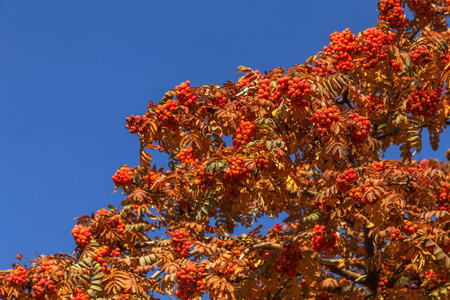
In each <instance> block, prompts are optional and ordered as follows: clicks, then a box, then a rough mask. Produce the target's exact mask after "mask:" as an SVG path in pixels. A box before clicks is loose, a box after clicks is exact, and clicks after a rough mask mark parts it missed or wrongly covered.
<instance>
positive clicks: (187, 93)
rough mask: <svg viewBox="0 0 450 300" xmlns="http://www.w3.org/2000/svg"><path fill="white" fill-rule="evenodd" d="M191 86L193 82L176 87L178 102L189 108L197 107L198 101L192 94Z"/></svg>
mask: <svg viewBox="0 0 450 300" xmlns="http://www.w3.org/2000/svg"><path fill="white" fill-rule="evenodd" d="M190 85H191V82H190V81H189V80H188V81H186V82H183V83H181V84H180V85H178V86H176V87H175V93H176V94H177V99H178V101H180V103H181V104H183V105H184V106H187V107H193V106H195V104H196V101H197V96H196V95H194V94H192V90H193V88H192V87H191V86H190Z"/></svg>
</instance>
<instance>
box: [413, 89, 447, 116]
mask: <svg viewBox="0 0 450 300" xmlns="http://www.w3.org/2000/svg"><path fill="white" fill-rule="evenodd" d="M443 90H444V89H443V88H442V87H438V88H436V89H434V90H432V91H431V92H427V91H425V90H416V91H414V92H413V93H412V94H411V96H410V97H409V99H408V102H407V103H406V111H407V112H408V113H411V114H412V115H413V116H425V117H431V116H433V115H435V114H436V113H437V111H438V110H439V102H440V101H439V100H440V98H441V93H442V91H443Z"/></svg>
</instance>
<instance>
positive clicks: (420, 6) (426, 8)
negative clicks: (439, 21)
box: [406, 0, 433, 16]
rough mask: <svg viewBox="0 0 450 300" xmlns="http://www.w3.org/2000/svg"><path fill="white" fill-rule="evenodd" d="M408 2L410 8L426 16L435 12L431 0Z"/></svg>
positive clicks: (412, 0)
mask: <svg viewBox="0 0 450 300" xmlns="http://www.w3.org/2000/svg"><path fill="white" fill-rule="evenodd" d="M406 3H407V4H408V6H409V8H410V9H411V10H412V11H413V12H415V13H418V14H421V15H425V16H430V15H432V14H433V11H432V8H431V6H430V3H431V2H430V1H424V0H407V1H406Z"/></svg>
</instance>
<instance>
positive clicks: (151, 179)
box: [145, 171, 164, 186]
mask: <svg viewBox="0 0 450 300" xmlns="http://www.w3.org/2000/svg"><path fill="white" fill-rule="evenodd" d="M160 178H161V174H159V173H158V172H154V171H150V172H148V174H147V176H145V182H147V183H148V185H149V186H152V185H153V184H154V183H155V182H156V181H158V180H159V179H160ZM162 185H164V183H162Z"/></svg>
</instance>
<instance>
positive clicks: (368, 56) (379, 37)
mask: <svg viewBox="0 0 450 300" xmlns="http://www.w3.org/2000/svg"><path fill="white" fill-rule="evenodd" d="M393 40H394V33H393V32H391V31H390V32H389V33H388V34H386V33H384V32H383V31H382V30H381V29H375V28H369V29H366V30H364V31H363V32H362V38H361V42H360V43H359V45H358V51H359V53H360V56H361V57H360V59H359V62H360V63H361V65H362V67H363V68H365V69H373V68H375V67H376V66H377V65H378V63H379V62H381V61H383V60H385V59H386V58H387V57H388V55H387V46H389V45H390V44H391V43H392V42H393Z"/></svg>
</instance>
